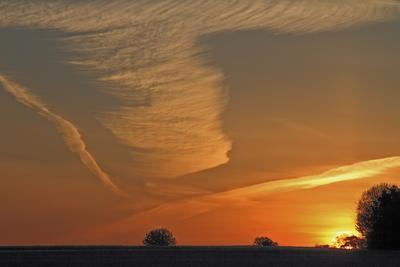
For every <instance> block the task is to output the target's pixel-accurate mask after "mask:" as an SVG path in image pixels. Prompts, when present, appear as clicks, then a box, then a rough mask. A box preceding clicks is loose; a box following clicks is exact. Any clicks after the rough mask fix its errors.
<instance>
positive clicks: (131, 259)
mask: <svg viewBox="0 0 400 267" xmlns="http://www.w3.org/2000/svg"><path fill="white" fill-rule="evenodd" d="M0 266H2V267H8V266H40V267H46V266H57V267H67V266H68V267H69V266H96V267H102V266H173V267H179V266H185V267H186V266H207V267H212V266H227V267H235V266H238V267H244V266H279V267H285V266H304V267H310V266H341V267H343V266H363V267H364V266H365V267H369V266H371V267H372V266H376V267H377V266H379V267H390V266H400V252H396V251H355V250H353V251H350V250H332V249H314V248H285V247H280V248H254V247H175V248H151V249H150V248H145V247H120V246H118V247H111V246H97V247H94V246H86V247H2V248H1V249H0Z"/></svg>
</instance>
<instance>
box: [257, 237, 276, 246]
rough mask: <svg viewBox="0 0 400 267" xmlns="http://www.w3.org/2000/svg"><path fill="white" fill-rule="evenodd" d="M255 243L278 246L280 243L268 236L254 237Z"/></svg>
mask: <svg viewBox="0 0 400 267" xmlns="http://www.w3.org/2000/svg"><path fill="white" fill-rule="evenodd" d="M253 245H254V246H258V247H277V246H278V243H277V242H274V241H272V239H270V238H268V237H266V236H259V237H256V238H255V239H254V243H253Z"/></svg>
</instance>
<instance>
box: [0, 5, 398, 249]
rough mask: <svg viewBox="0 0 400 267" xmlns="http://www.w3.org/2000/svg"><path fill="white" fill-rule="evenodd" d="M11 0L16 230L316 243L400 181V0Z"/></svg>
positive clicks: (0, 142)
mask: <svg viewBox="0 0 400 267" xmlns="http://www.w3.org/2000/svg"><path fill="white" fill-rule="evenodd" d="M7 1H8V0H7ZM10 1H11V0H10ZM12 2H13V5H4V7H2V8H0V38H1V40H2V42H0V59H1V60H0V107H1V110H2V112H0V188H1V189H0V211H1V214H2V220H0V244H133V245H136V244H140V243H141V240H142V238H143V236H144V234H145V232H146V231H148V230H149V229H151V228H154V227H167V228H169V229H171V230H172V231H173V232H174V234H175V235H176V237H177V240H178V243H179V244H185V245H197V244H199V245H246V244H251V243H252V241H253V239H254V238H255V237H256V236H260V235H267V236H269V237H270V238H272V239H273V240H275V241H277V242H279V243H280V244H282V245H293V246H313V245H315V244H325V243H330V242H331V241H332V239H333V238H334V237H335V235H337V234H340V233H342V232H354V216H355V208H356V202H357V199H358V198H359V196H360V194H361V193H362V191H364V190H366V189H368V187H370V186H372V185H374V184H376V183H379V182H393V183H399V180H398V178H397V177H398V174H399V168H400V158H399V155H400V149H399V148H400V139H399V138H398V136H399V132H400V124H399V123H398V121H399V119H400V117H399V112H398V99H399V98H400V91H399V90H398V88H399V85H400V76H399V75H398V69H400V54H399V53H398V47H399V45H400V32H399V29H400V27H399V26H400V24H399V18H400V4H399V3H398V2H395V1H393V2H392V1H390V0H388V1H385V2H382V1H360V0H351V1H348V2H346V3H343V1H320V2H318V3H316V2H314V1H311V0H301V1H293V2H286V1H285V3H284V2H279V1H268V0H267V1H265V0H260V1H258V0H254V1H252V3H251V4H248V2H247V1H244V0H243V1H234V2H232V3H230V2H229V1H228V2H226V1H216V2H215V3H214V4H213V3H212V1H199V2H198V3H196V4H194V2H193V3H192V2H190V3H187V4H182V3H181V2H180V1H176V0H166V1H148V2H146V1H141V2H136V1H128V0H119V1H116V2H115V3H114V4H110V3H105V2H102V1H94V0H93V1H86V2H85V3H78V2H77V3H66V2H68V1H58V2H57V3H54V5H47V4H46V1H41V0H39V1H35V3H32V4H30V6H29V8H27V6H26V5H27V4H26V3H25V2H24V1H22V0H12ZM217 3H218V4H217ZM8 6H10V7H12V8H9V7H8ZM27 10H30V11H32V13H29V14H27V13H26V12H27ZM244 10H245V11H246V12H244ZM2 12H3V13H5V14H6V15H7V16H4V14H3V13H2ZM249 14H251V16H249ZM277 14H279V16H277ZM100 17H101V18H102V19H101V20H99V18H100ZM138 25H139V26H138Z"/></svg>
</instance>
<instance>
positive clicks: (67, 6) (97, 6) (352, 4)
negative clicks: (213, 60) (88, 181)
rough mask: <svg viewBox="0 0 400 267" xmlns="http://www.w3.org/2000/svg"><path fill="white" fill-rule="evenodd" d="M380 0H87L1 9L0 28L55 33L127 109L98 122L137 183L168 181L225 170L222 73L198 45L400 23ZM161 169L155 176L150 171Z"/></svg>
mask: <svg viewBox="0 0 400 267" xmlns="http://www.w3.org/2000/svg"><path fill="white" fill-rule="evenodd" d="M399 14H400V8H399V4H398V2H396V1H390V0H386V1H380V0H348V1H347V0H346V1H345V0H336V1H324V0H296V1H292V0H282V1H273V0H254V1H240V0H236V1H226V0H221V1H220V0H214V1H211V0H198V1H180V0H159V1H144V0H138V1H130V0H115V1H104V0H92V1H67V0H54V1H45V0H37V1H29V2H28V1H22V0H4V1H1V3H0V27H30V28H46V29H47V28H56V29H59V30H63V31H65V32H67V33H70V34H68V35H67V37H66V38H65V42H66V44H67V45H68V47H69V49H71V50H72V51H75V52H76V53H77V56H76V58H73V59H71V60H70V62H71V63H73V64H76V65H79V66H82V67H84V68H85V69H91V70H93V71H97V72H99V73H100V76H101V79H102V80H107V81H111V82H113V83H114V84H115V86H114V87H113V88H112V89H108V92H109V93H110V94H113V95H114V96H116V97H118V98H119V99H120V100H121V102H122V103H123V104H122V105H121V106H120V107H119V108H116V109H115V110H107V111H103V112H101V113H100V114H99V116H98V119H99V120H100V121H101V122H102V124H103V125H105V126H106V127H107V128H108V129H110V130H111V131H112V132H113V134H114V135H115V136H116V137H117V138H118V139H119V140H120V142H122V143H123V144H125V145H126V146H129V147H131V148H133V151H134V152H132V153H133V154H132V160H134V161H136V163H137V165H135V166H138V167H137V168H136V169H135V173H136V174H137V175H143V176H157V177H173V176H178V175H183V174H187V173H190V172H195V171H199V170H203V169H207V168H212V167H215V166H218V165H221V164H224V163H226V162H227V161H228V160H229V158H228V156H227V152H228V151H229V150H230V149H231V141H230V139H229V137H228V136H226V134H225V133H224V132H223V129H222V121H221V114H222V112H223V110H224V108H225V106H226V104H227V103H228V101H229V96H228V94H227V92H226V90H225V89H224V88H223V86H222V82H223V79H224V77H223V74H222V73H221V71H220V70H218V69H214V68H212V67H210V66H208V65H207V64H206V63H205V62H204V61H203V59H202V58H201V57H200V56H199V55H200V54H201V53H203V52H204V51H206V49H207V48H206V47H200V46H199V45H198V43H197V40H198V39H199V37H201V36H204V35H207V34H211V33H217V32H221V31H234V30H243V29H254V28H266V29H270V30H272V31H274V32H277V33H281V32H285V33H286V32H290V33H297V34H307V33H313V32H319V31H328V30H338V29H342V28H345V27H349V26H353V25H359V24H363V23H369V22H375V21H382V20H390V19H394V18H398V17H399ZM154 166H157V168H154Z"/></svg>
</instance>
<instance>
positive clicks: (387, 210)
mask: <svg viewBox="0 0 400 267" xmlns="http://www.w3.org/2000/svg"><path fill="white" fill-rule="evenodd" d="M356 228H357V230H358V231H359V232H360V233H361V234H362V235H363V236H364V237H365V239H366V242H367V247H368V248H370V249H400V188H399V187H397V186H396V185H390V184H379V185H376V186H373V187H372V188H370V189H369V190H367V191H365V192H364V193H363V194H362V195H361V198H360V200H359V201H358V206H357V221H356Z"/></svg>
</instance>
